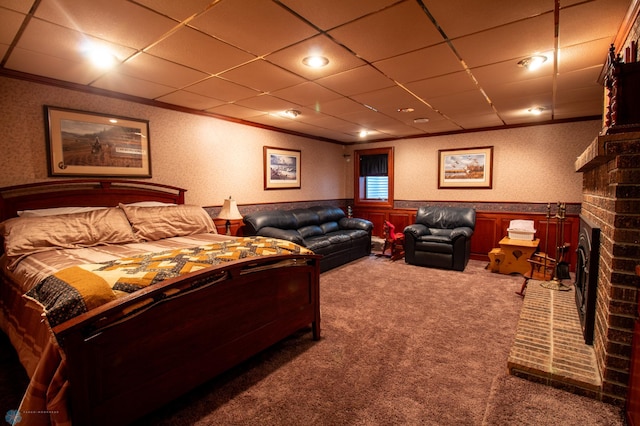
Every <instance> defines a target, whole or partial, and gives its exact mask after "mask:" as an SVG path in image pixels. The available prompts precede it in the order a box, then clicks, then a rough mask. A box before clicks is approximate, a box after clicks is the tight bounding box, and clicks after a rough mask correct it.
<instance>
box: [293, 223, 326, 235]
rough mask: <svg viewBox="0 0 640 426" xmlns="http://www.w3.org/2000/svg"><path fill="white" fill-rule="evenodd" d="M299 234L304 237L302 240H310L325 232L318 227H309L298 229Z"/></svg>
mask: <svg viewBox="0 0 640 426" xmlns="http://www.w3.org/2000/svg"><path fill="white" fill-rule="evenodd" d="M298 232H299V233H300V235H302V238H309V237H313V236H315V235H323V234H324V231H323V230H322V228H321V227H319V226H318V225H309V226H303V227H302V228H298Z"/></svg>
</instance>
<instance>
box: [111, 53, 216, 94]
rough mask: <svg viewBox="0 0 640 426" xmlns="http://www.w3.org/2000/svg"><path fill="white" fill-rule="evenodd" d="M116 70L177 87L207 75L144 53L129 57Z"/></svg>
mask: <svg viewBox="0 0 640 426" xmlns="http://www.w3.org/2000/svg"><path fill="white" fill-rule="evenodd" d="M117 72H119V73H121V74H126V75H128V76H131V77H136V78H139V79H141V80H148V81H151V82H153V83H158V84H163V85H165V86H171V87H175V88H178V89H179V88H182V87H184V86H187V85H189V84H191V83H194V82H196V81H200V80H202V79H204V78H207V77H208V76H209V75H208V74H205V73H203V72H200V71H196V70H194V69H191V68H187V67H184V66H182V65H178V64H176V63H173V62H169V61H167V60H165V59H162V58H158V57H155V56H152V55H149V54H146V53H141V54H139V55H136V56H134V57H133V58H131V59H129V60H128V61H126V62H125V63H123V64H122V65H120V66H119V67H118V68H117Z"/></svg>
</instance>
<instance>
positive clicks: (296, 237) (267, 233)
mask: <svg viewBox="0 0 640 426" xmlns="http://www.w3.org/2000/svg"><path fill="white" fill-rule="evenodd" d="M260 235H262V236H263V237H271V238H279V239H281V240H287V241H291V242H292V243H296V244H298V245H301V246H304V240H303V238H302V235H300V233H299V232H298V231H297V230H296V229H280V228H274V227H273V226H265V227H264V228H261V229H260Z"/></svg>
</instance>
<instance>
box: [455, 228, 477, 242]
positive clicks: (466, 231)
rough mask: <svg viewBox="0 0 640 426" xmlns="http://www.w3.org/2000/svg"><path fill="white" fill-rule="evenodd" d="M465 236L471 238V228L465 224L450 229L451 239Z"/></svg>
mask: <svg viewBox="0 0 640 426" xmlns="http://www.w3.org/2000/svg"><path fill="white" fill-rule="evenodd" d="M461 235H463V236H465V237H467V238H471V236H472V235H473V229H471V228H469V227H467V226H461V227H460V228H455V229H453V230H452V231H451V239H452V240H453V239H454V238H456V237H458V236H461Z"/></svg>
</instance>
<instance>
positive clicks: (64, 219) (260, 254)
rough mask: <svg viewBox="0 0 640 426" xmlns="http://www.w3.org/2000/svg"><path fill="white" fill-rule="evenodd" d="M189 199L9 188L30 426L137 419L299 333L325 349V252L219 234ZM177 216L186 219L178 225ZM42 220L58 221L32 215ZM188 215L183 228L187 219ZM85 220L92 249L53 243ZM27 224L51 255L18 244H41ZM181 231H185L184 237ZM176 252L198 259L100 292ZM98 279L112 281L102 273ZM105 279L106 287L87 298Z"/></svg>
mask: <svg viewBox="0 0 640 426" xmlns="http://www.w3.org/2000/svg"><path fill="white" fill-rule="evenodd" d="M184 195H185V190H184V189H181V188H177V187H173V186H169V185H160V184H154V183H149V182H143V181H131V180H95V179H73V180H66V181H47V182H42V183H36V184H27V185H20V186H13V187H7V188H0V220H1V221H2V226H0V230H1V231H2V233H1V235H2V236H3V237H4V241H3V245H2V247H3V249H4V253H3V256H2V258H1V261H2V272H1V274H0V328H1V329H2V331H4V332H5V333H6V334H7V335H8V337H9V339H10V340H11V342H12V344H13V346H14V347H15V348H16V351H17V353H18V356H19V358H20V361H21V363H22V364H23V366H24V367H25V370H26V371H27V374H28V376H29V377H30V384H29V388H28V389H27V391H26V393H25V396H24V398H23V401H22V404H21V407H20V411H19V412H18V413H14V415H15V416H17V417H19V418H18V419H17V420H19V424H20V425H28V424H43V423H47V422H48V423H53V424H70V423H73V424H74V425H83V424H92V425H97V424H109V425H113V424H126V423H130V422H132V421H134V420H136V419H138V418H140V417H142V416H143V415H145V414H148V413H150V412H152V411H154V410H155V409H157V408H159V407H161V406H162V405H163V404H165V403H167V402H169V401H171V400H173V399H175V398H177V397H178V396H180V395H182V394H184V393H186V392H187V391H189V390H191V389H193V388H195V387H196V386H198V385H200V384H202V383H204V382H205V381H207V380H210V379H211V378H213V377H215V376H216V375H218V374H220V373H222V372H224V371H225V370H228V369H229V368H231V367H233V366H235V365H237V364H239V363H240V362H242V361H244V360H246V359H248V358H250V357H251V356H253V355H255V354H256V353H258V352H260V351H262V350H264V349H266V348H267V347H269V346H271V345H273V344H274V343H277V342H278V341H280V340H282V339H284V338H285V337H287V336H289V335H291V334H293V333H295V332H296V331H299V330H301V329H305V328H309V330H310V332H311V335H312V338H313V339H314V340H318V339H319V338H320V306H319V256H317V255H315V254H313V253H311V252H309V251H308V250H306V249H304V248H300V247H295V246H294V247H292V246H290V245H288V244H290V243H289V242H284V241H281V240H275V241H273V239H271V240H270V241H266V240H256V239H253V238H252V237H247V238H234V237H226V236H222V235H218V234H217V233H216V231H215V225H214V226H213V229H209V228H208V227H209V226H210V224H213V221H211V219H210V217H209V218H208V219H209V220H208V221H207V219H206V218H202V217H201V215H202V212H203V211H204V210H203V209H202V208H200V207H196V206H189V205H188V204H185V197H184ZM78 207H90V208H91V209H92V210H90V211H87V212H85V211H79V210H77V209H76V208H78ZM97 207H103V209H96V208H97ZM104 207H106V209H104ZM52 208H55V209H60V208H62V209H63V210H50V209H52ZM25 211H27V213H24V212H25ZM177 211H179V212H180V215H179V217H180V219H176V218H175V217H173V216H171V215H173V214H176V213H175V212H177ZM18 212H21V213H20V214H21V215H22V216H21V217H19V218H17V216H18ZM34 212H35V213H37V214H40V212H44V213H42V214H45V215H48V216H45V217H41V216H37V217H35V218H34V217H31V218H29V217H28V214H29V213H34ZM132 212H133V213H132ZM194 212H195V213H194ZM192 213H193V215H194V216H198V217H199V219H197V220H196V219H193V220H192V219H191V217H192V216H190V215H191V214H192ZM165 214H166V215H168V216H167V217H168V219H167V218H166V217H165ZM65 215H66V216H65ZM107 215H115V216H113V217H116V216H117V221H119V222H118V224H120V223H121V222H122V217H123V215H124V217H126V220H128V222H129V225H130V226H131V231H132V232H133V234H134V239H133V242H132V241H130V239H131V237H130V235H128V234H127V236H126V237H123V236H122V235H121V234H122V232H125V233H126V232H128V231H122V232H120V229H119V228H118V227H119V225H118V226H117V227H114V226H112V222H111V220H112V219H111V216H109V217H110V219H106V217H107ZM185 215H187V216H188V217H189V219H188V221H189V226H186V225H185V226H186V228H185V229H186V230H183V229H182V228H181V226H182V225H180V226H178V225H176V223H181V220H182V217H183V216H185ZM25 216H26V218H25ZM70 218H73V220H71V219H70ZM78 218H81V219H82V220H89V221H90V222H89V223H90V224H91V226H88V228H90V229H97V231H95V230H94V231H92V233H91V235H90V236H83V235H80V236H78V237H77V238H76V237H75V236H74V238H75V239H74V241H75V242H82V244H69V241H67V240H65V241H63V242H60V241H58V240H56V241H54V242H53V243H52V242H51V241H50V240H51V239H52V238H54V237H53V236H54V235H57V234H58V233H61V232H62V233H64V232H63V231H60V232H58V231H54V230H61V229H65V227H69V229H72V230H71V231H69V232H72V233H73V232H75V231H74V230H77V229H79V228H82V226H80V227H78V226H75V225H76V222H75V221H76V220H80V219H78ZM158 218H163V220H159V219H158ZM200 219H201V222H204V223H205V225H202V224H201V223H200ZM91 221H93V222H91ZM192 221H193V222H194V223H196V225H193V226H195V228H194V229H192V228H190V227H191V226H192V224H191V222H192ZM82 223H84V222H82ZM16 224H18V225H16ZM25 224H26V225H25ZM107 224H108V226H107ZM23 225H24V226H26V228H24V229H26V230H31V229H32V228H30V227H31V226H35V227H36V228H38V227H39V229H40V232H41V233H42V234H44V237H42V238H43V239H44V240H46V244H45V246H47V247H46V248H45V249H42V248H41V247H40V245H42V242H41V241H40V240H39V239H38V238H35V237H32V238H27V239H25V240H21V239H19V238H18V240H17V241H19V242H20V243H22V244H23V246H24V245H25V244H26V245H27V246H29V247H28V248H29V250H22V251H20V250H21V247H22V248H24V247H23V246H21V245H20V244H18V243H16V238H17V237H15V235H22V234H19V233H18V231H16V229H18V230H19V231H20V232H22V231H23V230H24V229H23V228H21V226H23ZM172 226H178V227H179V228H181V231H180V232H181V233H180V234H178V235H173V234H172V233H175V230H172ZM202 226H204V227H205V228H204V230H203V229H202ZM167 227H168V228H169V229H168V230H167ZM102 228H105V229H102ZM114 228H118V229H116V230H114ZM122 228H123V229H124V228H126V227H125V226H124V225H123V227H122ZM43 229H44V231H43ZM101 229H102V231H100V230H101ZM49 230H51V232H49ZM10 231H11V232H10ZM103 231H104V232H103ZM204 231H206V232H204ZM29 232H31V231H29ZM96 233H97V234H100V236H99V237H97V236H96V235H94V234H96ZM150 233H151V234H150ZM33 234H37V232H35V231H33ZM150 235H152V237H151V236H150ZM65 238H67V237H65ZM100 238H102V239H103V240H100V241H98V242H96V239H98V240H99V239H100ZM84 239H89V240H91V241H84ZM105 239H106V240H105ZM34 240H36V243H34V242H33V241H34ZM25 241H26V243H25ZM34 244H35V245H36V246H38V247H37V248H36V249H35V250H32V249H33V247H31V246H32V245H34ZM65 244H69V246H67V245H65ZM51 245H53V246H54V247H53V248H52V247H49V246H51ZM16 247H17V248H16ZM169 253H171V254H172V255H176V256H178V255H179V256H182V257H181V259H183V260H184V259H185V258H186V259H187V260H188V262H186V263H187V264H189V265H190V268H187V269H184V268H182V269H181V272H180V273H179V274H173V275H172V274H171V273H167V274H166V275H163V276H162V280H160V279H157V282H156V281H151V280H149V279H147V278H148V275H149V274H148V273H147V271H145V272H144V273H141V274H139V277H138V278H137V281H135V282H133V283H132V282H130V281H127V280H126V279H125V280H123V279H121V278H117V279H116V280H117V282H118V284H119V285H121V284H122V283H123V282H124V285H123V286H122V287H121V288H120V287H119V288H118V290H117V291H116V290H115V287H112V288H111V289H112V290H113V291H108V290H106V291H105V290H104V288H102V287H100V286H101V285H102V286H103V285H104V282H106V281H108V280H109V279H112V276H113V270H114V269H118V268H124V269H125V270H126V269H127V268H129V267H130V263H127V262H131V261H132V260H131V259H135V262H138V263H139V264H141V263H142V260H140V259H144V261H145V262H147V263H153V264H154V265H156V266H157V265H159V264H162V265H165V264H167V263H170V264H171V263H172V261H173V260H175V259H173V258H170V259H169V260H170V261H169V262H165V258H166V256H168V255H169ZM176 253H177V254H176ZM185 253H186V254H185ZM203 253H204V254H203ZM211 253H214V255H212V254H211ZM123 255H124V256H123ZM158 258H160V260H158ZM105 259H106V260H105ZM194 259H195V260H194ZM202 259H205V260H202ZM207 259H209V260H207ZM211 259H213V260H211ZM50 260H51V261H53V260H55V262H54V263H53V266H49V264H48V262H49V261H50ZM58 262H59V263H58ZM163 262H164V263H163ZM76 263H77V264H76ZM116 263H117V265H116V267H114V264H116ZM173 263H175V262H173ZM107 264H108V265H107ZM123 264H126V265H125V266H123ZM96 265H97V266H96ZM136 265H138V264H136ZM194 265H195V266H194ZM98 267H99V268H98ZM48 268H51V271H49V270H48ZM98 270H100V271H103V272H102V273H104V274H105V275H103V276H101V278H95V277H94V275H99V273H98V272H95V271H98ZM71 271H72V272H73V274H71ZM105 271H106V272H105ZM185 271H188V272H185ZM87 274H89V275H87ZM43 276H46V278H45V279H42V277H43ZM67 277H68V278H67ZM140 277H145V278H144V279H146V281H144V280H143V281H144V282H145V283H146V284H142V285H140V280H141V279H142V278H140ZM154 277H155V275H154ZM94 279H95V282H96V283H99V285H98V288H99V290H93V289H92V290H86V288H88V287H89V286H88V284H87V283H88V282H92V283H93V281H94ZM50 280H53V283H55V284H56V285H59V286H62V287H63V288H64V289H65V291H67V290H68V291H70V292H71V293H64V294H65V296H60V295H57V294H56V295H53V296H52V295H51V290H45V288H50V287H45V286H43V284H44V283H45V282H47V283H48V282H49V281H50ZM154 280H156V278H154ZM147 284H148V285H147ZM109 285H111V284H109ZM54 287H55V286H54ZM107 293H109V295H108V297H107V296H105V295H106V294H107ZM112 293H117V297H113V294H112ZM68 294H72V295H76V296H77V295H78V294H79V295H80V299H81V303H80V305H81V307H80V308H77V309H76V308H70V307H69V306H71V305H68V304H67V301H66V300H67V299H73V297H72V296H69V297H67V295H68ZM103 296H104V297H103ZM60 300H63V301H64V304H63V305H61V306H62V307H61V308H60V309H58V306H59V304H60ZM74 306H76V305H74ZM54 312H57V313H56V314H54Z"/></svg>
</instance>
